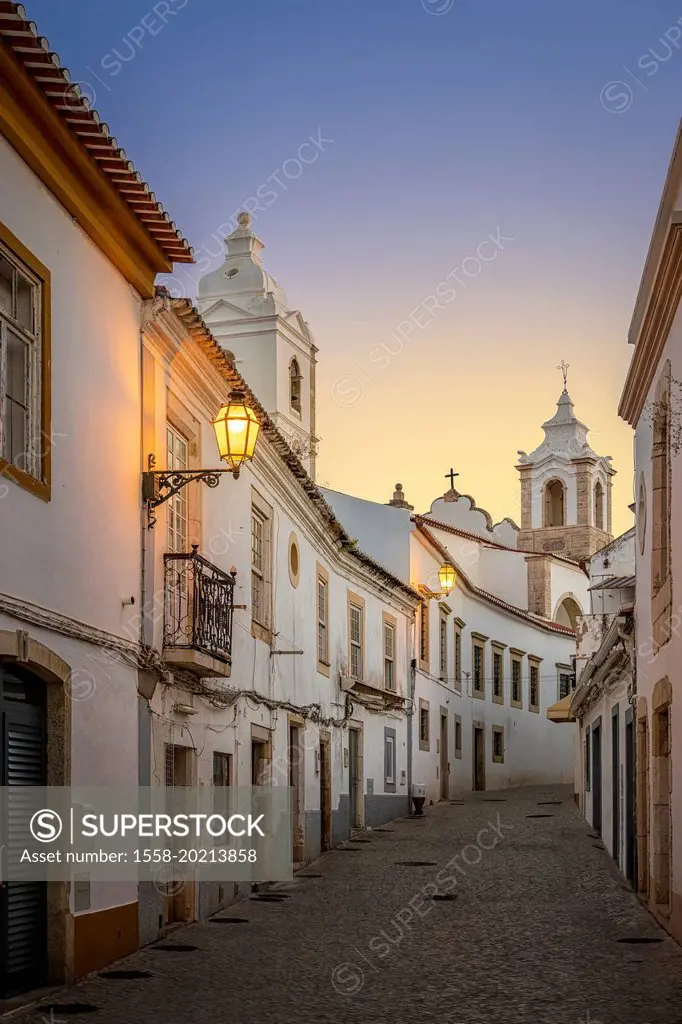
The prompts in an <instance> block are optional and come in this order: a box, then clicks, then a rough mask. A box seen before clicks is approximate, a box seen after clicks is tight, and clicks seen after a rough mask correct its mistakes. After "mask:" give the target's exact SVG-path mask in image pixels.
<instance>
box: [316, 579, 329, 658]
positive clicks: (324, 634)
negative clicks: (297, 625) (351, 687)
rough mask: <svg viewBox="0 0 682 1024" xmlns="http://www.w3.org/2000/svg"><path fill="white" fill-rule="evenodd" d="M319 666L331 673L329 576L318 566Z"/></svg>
mask: <svg viewBox="0 0 682 1024" xmlns="http://www.w3.org/2000/svg"><path fill="white" fill-rule="evenodd" d="M317 668H318V671H322V672H324V674H325V675H329V576H328V575H327V572H326V570H324V569H323V568H322V566H321V565H318V567H317Z"/></svg>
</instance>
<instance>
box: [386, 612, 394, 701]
mask: <svg viewBox="0 0 682 1024" xmlns="http://www.w3.org/2000/svg"><path fill="white" fill-rule="evenodd" d="M395 632H396V630H395V622H391V621H389V620H388V619H386V618H385V619H384V621H383V634H384V636H383V640H384V689H385V690H388V691H389V692H390V693H395V689H396V685H395Z"/></svg>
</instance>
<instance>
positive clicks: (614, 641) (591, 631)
mask: <svg viewBox="0 0 682 1024" xmlns="http://www.w3.org/2000/svg"><path fill="white" fill-rule="evenodd" d="M589 573H590V611H589V614H585V615H583V616H581V617H580V619H579V625H578V643H577V651H576V676H577V686H576V691H575V693H574V694H573V698H572V701H571V706H570V717H571V719H573V720H575V721H577V723H578V728H579V755H578V758H577V760H576V787H575V788H576V793H577V794H578V796H579V804H580V809H581V811H582V813H583V814H584V816H585V818H586V819H587V821H588V822H589V823H590V825H591V826H592V827H593V829H594V831H595V833H596V834H597V835H599V836H600V837H601V838H602V839H603V842H604V844H605V846H606V848H607V849H608V851H609V853H610V854H611V856H612V857H613V859H614V860H615V861H616V863H617V864H618V867H619V868H620V870H621V871H622V873H623V874H624V875H625V877H626V878H627V879H628V881H630V883H631V884H632V885H633V886H634V885H635V882H636V838H637V837H636V821H635V785H636V775H635V729H636V712H635V704H636V694H635V686H634V671H633V663H634V656H635V633H634V614H633V613H634V600H635V530H634V528H633V529H631V530H628V532H627V533H625V534H623V535H622V536H620V537H617V538H616V539H615V540H614V541H612V542H611V543H610V544H607V545H606V546H605V547H604V548H602V549H601V551H598V552H597V553H596V554H594V555H593V556H592V558H591V559H590V563H589Z"/></svg>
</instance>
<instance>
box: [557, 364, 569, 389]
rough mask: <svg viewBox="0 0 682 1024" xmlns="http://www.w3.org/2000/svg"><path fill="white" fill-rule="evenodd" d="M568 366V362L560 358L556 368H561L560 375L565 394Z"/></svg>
mask: <svg viewBox="0 0 682 1024" xmlns="http://www.w3.org/2000/svg"><path fill="white" fill-rule="evenodd" d="M568 366H569V364H568V363H566V362H564V360H563V359H562V360H561V362H560V363H559V365H558V366H557V370H561V375H562V377H563V378H564V394H565V395H567V394H568V388H567V381H568Z"/></svg>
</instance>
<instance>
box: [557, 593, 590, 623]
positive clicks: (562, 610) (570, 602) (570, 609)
mask: <svg viewBox="0 0 682 1024" xmlns="http://www.w3.org/2000/svg"><path fill="white" fill-rule="evenodd" d="M582 613H583V610H582V608H581V607H580V605H579V604H578V602H577V601H576V599H575V598H574V597H571V596H570V595H566V596H565V597H562V598H561V600H560V601H559V603H558V605H557V607H556V611H555V612H554V621H555V622H558V623H559V625H560V626H568V627H569V628H570V629H575V628H576V627H577V625H578V616H579V615H582Z"/></svg>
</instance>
